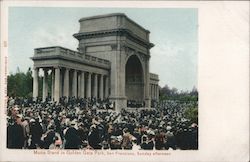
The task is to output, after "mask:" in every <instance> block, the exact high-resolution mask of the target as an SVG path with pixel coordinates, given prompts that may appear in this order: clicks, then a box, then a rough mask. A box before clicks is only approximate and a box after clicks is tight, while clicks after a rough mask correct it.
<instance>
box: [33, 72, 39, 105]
mask: <svg viewBox="0 0 250 162" xmlns="http://www.w3.org/2000/svg"><path fill="white" fill-rule="evenodd" d="M33 73H34V75H33V100H34V101H36V100H37V97H38V75H39V68H34V72H33Z"/></svg>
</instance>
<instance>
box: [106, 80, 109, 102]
mask: <svg viewBox="0 0 250 162" xmlns="http://www.w3.org/2000/svg"><path fill="white" fill-rule="evenodd" d="M105 78H106V79H105V98H108V97H109V77H108V76H106V77H105Z"/></svg>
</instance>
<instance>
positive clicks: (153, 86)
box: [153, 84, 156, 100]
mask: <svg viewBox="0 0 250 162" xmlns="http://www.w3.org/2000/svg"><path fill="white" fill-rule="evenodd" d="M153 87H154V88H153V91H154V100H155V96H156V93H155V84H154V86H153Z"/></svg>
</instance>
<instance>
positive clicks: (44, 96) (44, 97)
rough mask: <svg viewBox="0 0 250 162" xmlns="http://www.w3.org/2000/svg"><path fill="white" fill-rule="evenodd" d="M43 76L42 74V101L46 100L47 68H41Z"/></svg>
mask: <svg viewBox="0 0 250 162" xmlns="http://www.w3.org/2000/svg"><path fill="white" fill-rule="evenodd" d="M43 72H44V76H43V101H46V98H47V97H48V82H47V79H48V69H45V68H44V69H43Z"/></svg>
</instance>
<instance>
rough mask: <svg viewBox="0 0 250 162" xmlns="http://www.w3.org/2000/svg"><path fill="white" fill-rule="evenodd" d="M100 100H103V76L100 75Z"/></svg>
mask: <svg viewBox="0 0 250 162" xmlns="http://www.w3.org/2000/svg"><path fill="white" fill-rule="evenodd" d="M99 98H100V99H101V100H103V75H102V74H100V86H99Z"/></svg>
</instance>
